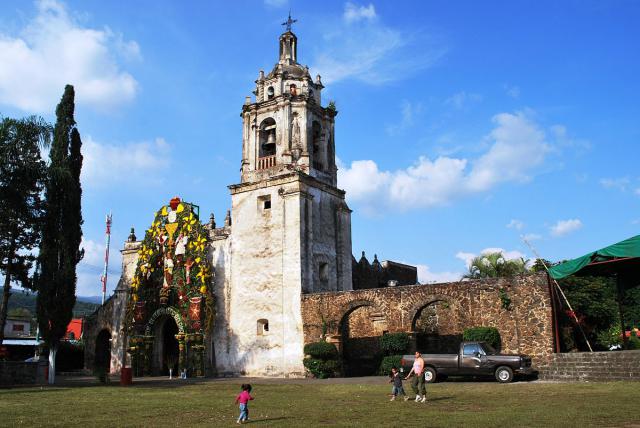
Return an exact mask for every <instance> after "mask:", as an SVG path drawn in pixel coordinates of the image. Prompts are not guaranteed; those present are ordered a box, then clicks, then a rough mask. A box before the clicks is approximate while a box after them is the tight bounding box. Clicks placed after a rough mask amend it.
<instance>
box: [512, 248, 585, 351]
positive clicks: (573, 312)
mask: <svg viewBox="0 0 640 428" xmlns="http://www.w3.org/2000/svg"><path fill="white" fill-rule="evenodd" d="M522 240H523V241H524V243H525V244H527V246H529V248H530V249H531V251H532V252H533V254H534V255H535V256H536V258H538V260H540V261H541V262H542V266H544V269H545V270H546V271H547V275H549V278H551V279H553V283H554V284H555V285H556V288H557V289H558V291H560V295H561V296H562V298H563V299H564V301H565V303H566V304H567V307H568V308H569V310H570V311H571V315H573V319H574V320H575V322H576V324H577V325H578V329H580V333H582V337H583V338H584V341H585V342H587V346H588V347H589V352H593V348H591V343H589V339H587V335H586V334H585V332H584V330H583V329H582V326H581V325H580V321H578V316H577V315H576V313H575V311H574V310H573V308H572V307H571V303H569V299H567V296H566V295H565V294H564V291H562V288H561V287H560V284H558V281H556V280H555V279H554V278H552V277H551V272H549V267H548V266H547V264H546V263H545V262H544V259H543V258H542V257H540V255H539V254H538V252H537V251H536V250H535V248H533V245H531V244H530V243H529V241H527V240H526V239H525V238H524V236H523V237H522Z"/></svg>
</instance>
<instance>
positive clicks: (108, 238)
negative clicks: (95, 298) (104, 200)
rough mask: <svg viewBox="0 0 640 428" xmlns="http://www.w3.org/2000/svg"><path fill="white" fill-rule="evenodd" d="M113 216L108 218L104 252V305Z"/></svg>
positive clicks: (102, 279) (101, 279)
mask: <svg viewBox="0 0 640 428" xmlns="http://www.w3.org/2000/svg"><path fill="white" fill-rule="evenodd" d="M112 217H113V216H112V214H111V213H109V214H108V215H107V218H106V223H107V231H106V237H105V240H106V245H105V251H104V271H103V272H102V276H101V277H100V281H101V282H102V304H103V305H104V299H105V296H106V295H107V276H108V270H109V245H110V243H111V219H112Z"/></svg>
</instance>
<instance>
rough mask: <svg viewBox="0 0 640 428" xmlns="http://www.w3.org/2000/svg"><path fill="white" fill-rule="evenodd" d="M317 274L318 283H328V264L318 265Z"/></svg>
mask: <svg viewBox="0 0 640 428" xmlns="http://www.w3.org/2000/svg"><path fill="white" fill-rule="evenodd" d="M318 274H319V275H318V276H319V277H320V281H322V282H327V281H329V263H320V266H319V269H318Z"/></svg>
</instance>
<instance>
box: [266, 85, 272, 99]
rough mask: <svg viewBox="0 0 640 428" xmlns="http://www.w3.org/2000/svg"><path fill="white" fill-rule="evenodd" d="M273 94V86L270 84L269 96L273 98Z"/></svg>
mask: <svg viewBox="0 0 640 428" xmlns="http://www.w3.org/2000/svg"><path fill="white" fill-rule="evenodd" d="M273 95H274V91H273V86H269V87H268V88H267V98H269V99H271V98H273Z"/></svg>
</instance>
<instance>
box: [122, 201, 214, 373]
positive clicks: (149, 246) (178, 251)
mask: <svg viewBox="0 0 640 428" xmlns="http://www.w3.org/2000/svg"><path fill="white" fill-rule="evenodd" d="M198 211H199V207H198V206H197V205H193V204H190V203H187V202H184V201H182V200H181V199H180V198H178V197H175V198H173V199H171V201H170V202H169V204H168V205H165V206H163V207H162V208H160V210H158V211H157V212H156V214H155V218H154V220H153V223H152V224H151V227H150V228H149V229H148V230H147V231H146V233H145V237H144V240H143V241H142V243H141V247H140V250H139V251H138V263H137V265H136V271H135V274H134V276H133V279H132V281H131V292H130V298H129V302H128V306H127V315H126V326H127V327H126V328H127V333H128V336H129V353H130V354H131V361H132V366H133V368H134V373H135V374H136V375H138V376H140V375H150V374H154V373H156V372H157V371H158V367H155V365H157V364H155V363H154V359H153V358H152V352H153V349H154V342H155V341H157V340H159V339H158V338H156V337H155V336H154V334H153V332H154V330H153V329H152V328H151V327H152V326H153V324H154V322H155V320H156V318H157V317H158V316H160V315H163V314H167V315H170V316H171V317H172V318H174V320H175V321H176V324H177V325H178V326H179V332H178V334H176V339H177V340H178V344H179V350H180V354H179V368H180V370H181V371H182V370H184V369H186V370H188V371H190V372H191V374H192V375H203V374H204V365H203V361H204V344H203V342H204V341H203V338H204V337H205V336H207V335H209V334H210V332H211V330H212V328H213V320H214V316H215V314H214V303H215V302H214V296H213V293H212V291H211V288H210V284H211V283H212V280H213V269H212V267H211V263H210V262H209V260H208V258H207V249H208V245H207V244H208V240H209V233H208V231H207V230H206V229H205V227H204V226H203V225H202V224H201V223H200V220H199V212H198Z"/></svg>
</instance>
